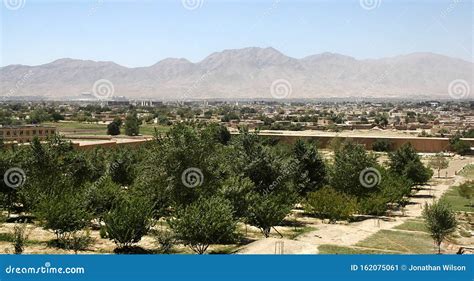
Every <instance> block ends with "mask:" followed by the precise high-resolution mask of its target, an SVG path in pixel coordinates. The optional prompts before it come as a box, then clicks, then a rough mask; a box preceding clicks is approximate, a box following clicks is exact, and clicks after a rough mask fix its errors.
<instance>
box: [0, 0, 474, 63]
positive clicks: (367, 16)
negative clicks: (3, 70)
mask: <svg viewBox="0 0 474 281" xmlns="http://www.w3.org/2000/svg"><path fill="white" fill-rule="evenodd" d="M2 1H3V3H1V4H0V6H1V14H0V22H1V25H2V28H1V38H0V39H1V43H0V45H1V48H2V49H1V58H0V59H1V60H0V65H2V66H3V65H8V64H28V65H37V64H43V63H48V62H51V61H53V60H55V59H58V58H64V57H70V58H77V59H91V60H107V61H108V60H110V61H114V62H117V63H119V64H122V65H125V66H148V65H151V64H154V63H156V62H157V61H159V60H161V59H163V58H167V57H184V58H187V59H189V60H191V61H193V62H197V61H200V60H202V59H203V58H204V57H206V56H207V55H209V54H210V53H212V52H215V51H221V50H223V49H234V48H242V47H249V46H257V47H268V46H271V47H274V48H276V49H278V50H280V51H282V52H283V53H285V54H287V55H289V56H292V57H296V58H301V57H304V56H307V55H312V54H316V53H321V52H335V53H341V54H345V55H350V56H353V57H356V58H379V57H386V56H395V55H399V54H406V53H411V52H434V53H439V54H445V55H449V56H453V57H458V58H462V59H464V60H469V61H473V45H472V37H473V30H474V25H473V18H472V17H473V16H472V14H473V3H472V1H471V0H467V1H463V2H462V1H461V3H460V1H459V0H451V1H441V0H431V1H430V0H425V1H403V0H401V1H400V0H397V1H388V0H363V1H362V4H361V2H360V1H359V0H356V1H341V0H337V1H336V0H335V1H317V0H313V1H309V0H307V1H303V0H292V1H291V0H288V1H284V0H281V1H278V0H273V1H272V0H268V1H264V0H260V1H255V0H254V1H250V0H246V1H210V0H188V1H187V2H186V3H185V4H183V2H182V1H181V0H175V1H112V0H109V1H107V0H103V1H100V0H99V1H97V0H95V1H85V0H84V1H80V0H76V1H74V0H69V1H58V0H56V1H47V0H36V1H35V0H26V1H25V0H2ZM15 1H16V2H23V3H22V4H24V5H22V6H21V7H19V8H18V7H17V6H14V5H15V4H16V3H15ZM192 2H194V3H195V4H196V3H197V4H198V6H197V7H196V6H192V5H193V3H192ZM8 3H10V4H8ZM12 3H13V4H12ZM373 3H375V4H376V6H371V4H373ZM12 5H13V6H12ZM15 8H18V9H16V10H14V9H15ZM193 8H195V9H193Z"/></svg>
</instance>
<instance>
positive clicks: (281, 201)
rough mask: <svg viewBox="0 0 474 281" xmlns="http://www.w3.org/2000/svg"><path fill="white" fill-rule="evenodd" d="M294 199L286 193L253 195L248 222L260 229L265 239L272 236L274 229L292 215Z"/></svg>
mask: <svg viewBox="0 0 474 281" xmlns="http://www.w3.org/2000/svg"><path fill="white" fill-rule="evenodd" d="M293 203H294V201H293V199H292V198H291V197H290V196H287V195H285V194H284V193H269V194H266V195H261V194H258V193H253V194H252V195H251V199H250V204H249V210H248V213H247V222H248V223H249V224H250V225H252V226H255V227H257V228H259V229H260V231H261V232H262V233H263V235H264V236H265V237H269V236H270V231H271V229H272V228H273V227H275V226H277V225H278V224H280V223H281V222H282V221H283V220H284V219H285V217H286V216H287V215H288V214H289V213H290V211H291V209H292V207H293Z"/></svg>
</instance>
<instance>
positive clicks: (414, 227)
mask: <svg viewBox="0 0 474 281" xmlns="http://www.w3.org/2000/svg"><path fill="white" fill-rule="evenodd" d="M393 229H401V230H410V231H422V232H428V230H427V229H426V226H425V223H424V222H423V221H422V220H407V221H406V222H404V223H402V224H401V225H397V226H395V227H394V228H393Z"/></svg>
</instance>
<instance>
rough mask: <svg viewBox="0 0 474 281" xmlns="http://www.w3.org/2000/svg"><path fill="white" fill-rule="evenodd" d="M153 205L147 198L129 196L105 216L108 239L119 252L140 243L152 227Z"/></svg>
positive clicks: (117, 203) (122, 198)
mask: <svg viewBox="0 0 474 281" xmlns="http://www.w3.org/2000/svg"><path fill="white" fill-rule="evenodd" d="M152 211H153V205H152V204H151V202H150V201H149V200H148V198H146V197H142V196H137V195H135V194H127V195H124V196H123V197H121V198H120V199H119V200H117V202H116V203H115V206H114V207H113V208H112V209H111V210H110V211H109V212H108V213H107V214H106V215H105V216H104V222H105V231H106V232H107V237H108V238H109V239H110V240H112V241H114V242H115V244H116V245H117V247H118V248H119V250H127V249H129V248H130V247H131V246H132V245H133V244H134V243H137V242H139V241H140V240H141V239H142V237H143V236H144V235H146V234H147V233H148V231H149V230H150V227H151V218H152Z"/></svg>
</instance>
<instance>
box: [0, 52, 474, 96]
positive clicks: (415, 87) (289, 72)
mask: <svg viewBox="0 0 474 281" xmlns="http://www.w3.org/2000/svg"><path fill="white" fill-rule="evenodd" d="M473 71H474V63H472V62H468V61H464V60H461V59H456V58H451V57H447V56H443V55H438V54H433V53H412V54H407V55H400V56H395V57H390V58H381V59H363V60H358V59H355V58H353V57H350V56H345V55H340V54H335V53H322V54H317V55H311V56H307V57H304V58H302V59H296V58H292V57H289V56H286V55H284V54H283V53H281V52H279V51H278V50H275V49H274V48H256V47H250V48H243V49H234V50H224V51H221V52H215V53H212V54H211V55H209V56H207V57H206V58H204V59H203V60H202V61H200V62H197V63H192V62H190V61H189V60H186V59H183V58H167V59H164V60H162V61H159V62H158V63H156V64H154V65H151V66H148V67H135V68H128V67H124V66H121V65H118V64H116V63H114V62H102V61H100V62H96V61H90V60H76V59H69V58H64V59H59V60H56V61H53V62H51V63H47V64H43V65H37V66H26V65H8V66H4V67H1V68H0V96H8V97H12V96H13V97H15V96H42V97H45V98H48V99H68V98H73V97H78V96H81V95H83V94H85V93H96V91H97V89H96V88H95V87H96V86H97V81H101V82H104V81H105V82H108V83H110V84H111V85H112V86H110V85H108V86H109V89H108V91H109V92H107V91H106V92H105V95H106V98H110V97H111V95H112V94H113V96H125V97H128V98H136V99H148V98H149V99H160V100H176V99H182V100H194V99H212V98H219V99H226V98H231V99H238V98H242V99H247V98H250V99H252V98H254V99H271V98H274V97H278V98H282V97H283V98H288V99H291V98H330V97H337V98H345V97H360V98H367V97H375V98H427V99H430V98H437V99H438V98H439V99H443V98H446V99H449V98H450V96H449V94H448V87H449V85H450V83H451V82H452V81H460V80H461V81H463V82H466V83H467V85H468V88H473V87H472V85H473V80H474V79H473V77H474V74H473V73H474V72H473ZM111 89H112V92H110V90H111ZM109 94H110V95H109ZM468 94H469V93H468ZM96 96H97V95H96ZM99 96H100V95H99ZM464 98H466V97H465V96H464Z"/></svg>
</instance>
